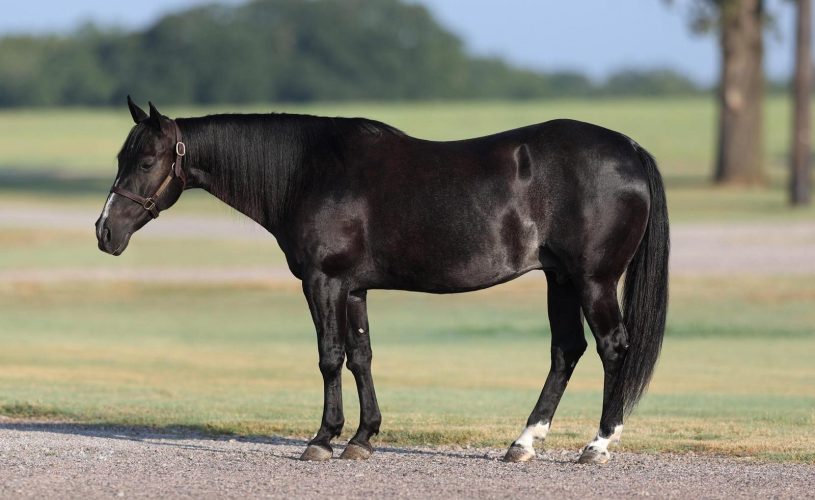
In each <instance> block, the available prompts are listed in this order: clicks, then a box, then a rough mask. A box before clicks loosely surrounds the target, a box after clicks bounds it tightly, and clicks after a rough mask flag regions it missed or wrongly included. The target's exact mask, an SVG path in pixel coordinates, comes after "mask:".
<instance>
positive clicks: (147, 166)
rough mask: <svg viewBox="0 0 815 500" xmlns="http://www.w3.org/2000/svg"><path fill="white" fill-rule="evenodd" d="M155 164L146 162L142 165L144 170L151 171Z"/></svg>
mask: <svg viewBox="0 0 815 500" xmlns="http://www.w3.org/2000/svg"><path fill="white" fill-rule="evenodd" d="M153 165H154V163H153V162H152V161H146V162H144V163H142V164H141V168H142V170H150V169H151V168H152V167H153Z"/></svg>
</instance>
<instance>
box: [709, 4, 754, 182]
mask: <svg viewBox="0 0 815 500" xmlns="http://www.w3.org/2000/svg"><path fill="white" fill-rule="evenodd" d="M716 3H717V4H718V6H719V47H720V50H721V57H722V67H721V78H720V82H719V90H718V99H719V138H718V153H717V155H716V168H715V173H714V180H715V181H716V182H717V183H719V184H756V183H760V182H762V181H763V173H762V170H763V168H762V167H763V159H764V137H763V130H762V126H763V107H764V70H763V51H764V49H763V40H762V38H763V37H762V35H763V33H762V21H763V16H764V6H763V1H762V0H718V1H716Z"/></svg>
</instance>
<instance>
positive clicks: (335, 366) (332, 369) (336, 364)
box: [319, 353, 345, 377]
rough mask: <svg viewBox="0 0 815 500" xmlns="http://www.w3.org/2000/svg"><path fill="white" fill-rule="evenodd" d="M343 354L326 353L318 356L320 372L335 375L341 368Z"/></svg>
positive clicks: (327, 375) (326, 375)
mask: <svg viewBox="0 0 815 500" xmlns="http://www.w3.org/2000/svg"><path fill="white" fill-rule="evenodd" d="M344 358H345V355H344V354H342V353H340V354H335V353H332V354H326V355H323V356H320V363H319V366H320V373H322V374H323V376H325V377H329V376H333V375H337V374H338V373H339V372H340V370H342V362H343V361H344Z"/></svg>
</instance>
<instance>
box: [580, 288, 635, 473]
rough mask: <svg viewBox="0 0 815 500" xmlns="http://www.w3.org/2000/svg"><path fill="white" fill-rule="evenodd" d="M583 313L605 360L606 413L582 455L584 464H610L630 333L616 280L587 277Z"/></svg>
mask: <svg viewBox="0 0 815 500" xmlns="http://www.w3.org/2000/svg"><path fill="white" fill-rule="evenodd" d="M581 292H582V293H581V297H582V304H583V312H584V313H585V315H586V320H587V321H588V323H589V327H591V331H592V333H593V334H594V338H595V339H596V341H597V352H598V354H599V355H600V359H601V360H602V362H603V371H604V372H605V380H604V382H603V412H602V415H601V417H600V429H599V430H598V431H597V436H596V437H595V438H594V440H592V442H591V443H589V444H588V445H587V446H586V447H585V448H584V449H583V453H582V454H581V456H580V459H579V462H580V463H606V462H608V459H609V457H610V455H609V453H608V445H609V444H610V443H611V442H616V441H619V439H620V434H621V433H622V430H623V401H622V395H621V393H620V391H618V390H617V384H618V382H620V383H621V382H622V381H618V376H619V374H620V369H621V367H622V364H623V360H624V359H625V354H626V351H627V349H628V335H627V333H626V329H625V326H624V324H623V317H622V313H621V312H620V306H619V304H618V302H617V284H616V282H614V281H613V280H603V281H597V280H595V279H587V280H586V282H585V283H583V285H582V286H581Z"/></svg>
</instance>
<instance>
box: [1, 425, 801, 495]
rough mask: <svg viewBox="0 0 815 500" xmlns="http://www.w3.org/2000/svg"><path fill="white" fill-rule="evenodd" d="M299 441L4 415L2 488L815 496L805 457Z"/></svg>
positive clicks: (47, 491)
mask: <svg viewBox="0 0 815 500" xmlns="http://www.w3.org/2000/svg"><path fill="white" fill-rule="evenodd" d="M304 445H305V443H304V442H303V441H299V440H290V439H283V438H270V439H227V438H212V437H208V436H203V435H197V434H191V433H160V434H158V433H154V432H150V431H145V430H140V429H130V428H102V427H93V426H84V425H73V424H54V423H25V422H15V421H5V422H0V497H2V498H20V497H28V498H32V497H38V498H42V497H46V498H66V497H68V498H100V497H101V498H104V497H174V498H179V497H196V498H201V497H204V498H212V497H230V498H235V497H295V498H318V497H322V498H326V497H334V498H349V497H350V498H359V497H366V498H472V497H479V498H480V497H486V498H508V497H511V498H518V497H531V496H535V497H556V498H572V497H606V498H630V497H635V496H640V497H642V496H654V497H659V498H815V491H813V487H815V466H811V465H801V464H771V463H758V462H754V461H750V460H744V459H742V460H738V459H733V458H720V457H710V456H700V455H672V454H660V455H638V454H633V453H616V454H614V456H613V458H612V461H611V462H610V463H609V464H607V465H605V466H599V467H598V466H584V465H576V464H575V463H574V460H575V459H576V457H577V452H576V450H569V451H559V450H554V451H553V450H550V451H546V452H543V453H542V454H541V455H540V457H539V458H538V459H537V460H535V461H533V462H530V463H526V464H507V463H503V462H501V461H500V457H501V456H502V455H503V451H504V450H498V449H466V450H439V449H419V448H388V447H380V448H379V449H378V450H377V452H376V453H375V454H374V455H373V457H372V458H371V459H370V460H368V461H365V462H352V461H345V460H339V459H335V460H331V461H330V462H326V463H318V464H315V463H306V462H301V461H299V460H297V457H298V456H299V454H300V452H301V451H302V450H303V447H304ZM337 448H338V449H335V456H337V455H338V454H339V453H338V452H339V451H341V450H340V449H339V448H340V447H339V446H338V447H337Z"/></svg>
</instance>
